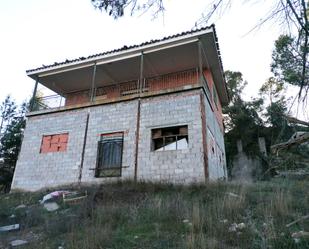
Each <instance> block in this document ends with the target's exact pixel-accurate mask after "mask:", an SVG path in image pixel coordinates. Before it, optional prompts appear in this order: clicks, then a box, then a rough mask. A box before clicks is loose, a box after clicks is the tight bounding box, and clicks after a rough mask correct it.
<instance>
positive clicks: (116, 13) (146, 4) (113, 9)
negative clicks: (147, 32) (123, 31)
mask: <svg viewBox="0 0 309 249" xmlns="http://www.w3.org/2000/svg"><path fill="white" fill-rule="evenodd" d="M91 3H92V5H93V6H94V7H95V8H98V9H99V10H101V11H102V10H103V11H105V12H106V13H107V14H108V15H109V16H112V17H113V18H115V19H117V18H118V17H122V16H123V15H124V14H125V10H126V9H128V8H129V9H130V12H131V15H133V13H134V12H142V13H143V12H145V11H148V10H149V9H154V16H157V14H158V13H159V12H162V11H164V7H163V0H115V1H111V0H91Z"/></svg>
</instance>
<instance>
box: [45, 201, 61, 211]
mask: <svg viewBox="0 0 309 249" xmlns="http://www.w3.org/2000/svg"><path fill="white" fill-rule="evenodd" d="M43 205H44V208H45V209H46V210H47V211H48V212H53V211H56V210H58V209H59V205H58V204H57V203H56V202H46V203H44V204H43Z"/></svg>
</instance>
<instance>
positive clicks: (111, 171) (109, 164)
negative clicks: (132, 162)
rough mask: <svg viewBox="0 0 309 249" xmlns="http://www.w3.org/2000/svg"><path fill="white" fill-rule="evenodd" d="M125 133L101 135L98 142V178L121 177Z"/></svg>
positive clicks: (96, 173)
mask: <svg viewBox="0 0 309 249" xmlns="http://www.w3.org/2000/svg"><path fill="white" fill-rule="evenodd" d="M122 148H123V133H122V132H117V133H111V134H103V135H101V139H100V141H99V142H98V153H97V167H96V170H95V176H96V177H112V176H121V165H122Z"/></svg>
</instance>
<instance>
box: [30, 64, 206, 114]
mask: <svg viewBox="0 0 309 249" xmlns="http://www.w3.org/2000/svg"><path fill="white" fill-rule="evenodd" d="M198 76H199V73H198V71H197V69H190V70H186V71H180V72H175V73H170V74H165V75H159V76H155V77H150V78H144V79H143V81H142V83H141V84H140V82H139V80H131V81H127V82H120V83H116V84H112V85H107V86H103V87H97V88H96V89H95V90H94V98H93V100H94V101H99V100H104V99H115V98H119V97H123V96H129V95H134V94H139V93H145V92H157V91H160V90H167V89H174V88H178V87H183V86H185V85H192V84H196V83H198V82H199V77H198ZM202 82H203V84H204V86H205V89H207V90H208V92H209V96H211V95H210V91H209V88H208V85H207V83H206V79H205V77H204V75H203V77H202ZM90 91H91V90H90V89H88V90H83V91H78V92H74V93H70V94H67V95H66V96H65V97H63V96H60V95H51V96H43V97H36V98H35V100H34V102H33V105H32V108H31V110H30V111H41V110H48V109H56V108H60V107H63V106H73V105H79V104H84V103H89V102H90V101H91V98H90V95H91V93H90Z"/></svg>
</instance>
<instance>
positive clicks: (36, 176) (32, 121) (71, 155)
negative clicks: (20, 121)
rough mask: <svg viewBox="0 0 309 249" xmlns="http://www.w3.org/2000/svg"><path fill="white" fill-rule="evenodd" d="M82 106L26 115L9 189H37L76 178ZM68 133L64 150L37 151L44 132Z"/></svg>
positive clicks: (81, 136) (80, 140)
mask: <svg viewBox="0 0 309 249" xmlns="http://www.w3.org/2000/svg"><path fill="white" fill-rule="evenodd" d="M86 117H87V112H86V110H76V111H68V112H66V113H64V112H61V113H54V114H49V115H42V116H36V117H30V118H29V119H28V121H27V126H26V129H25V133H24V139H23V143H22V147H21V152H20V154H19V158H18V162H17V165H16V169H15V174H14V178H13V182H12V189H25V190H30V191H32V190H37V189H40V188H45V187H51V186H55V185H63V184H69V183H74V182H76V181H77V179H78V175H79V167H80V162H81V151H82V146H83V138H84V131H85V124H86ZM61 133H68V134H69V137H68V144H67V149H66V151H59V152H51V153H40V149H41V143H42V138H43V136H44V135H53V134H61Z"/></svg>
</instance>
